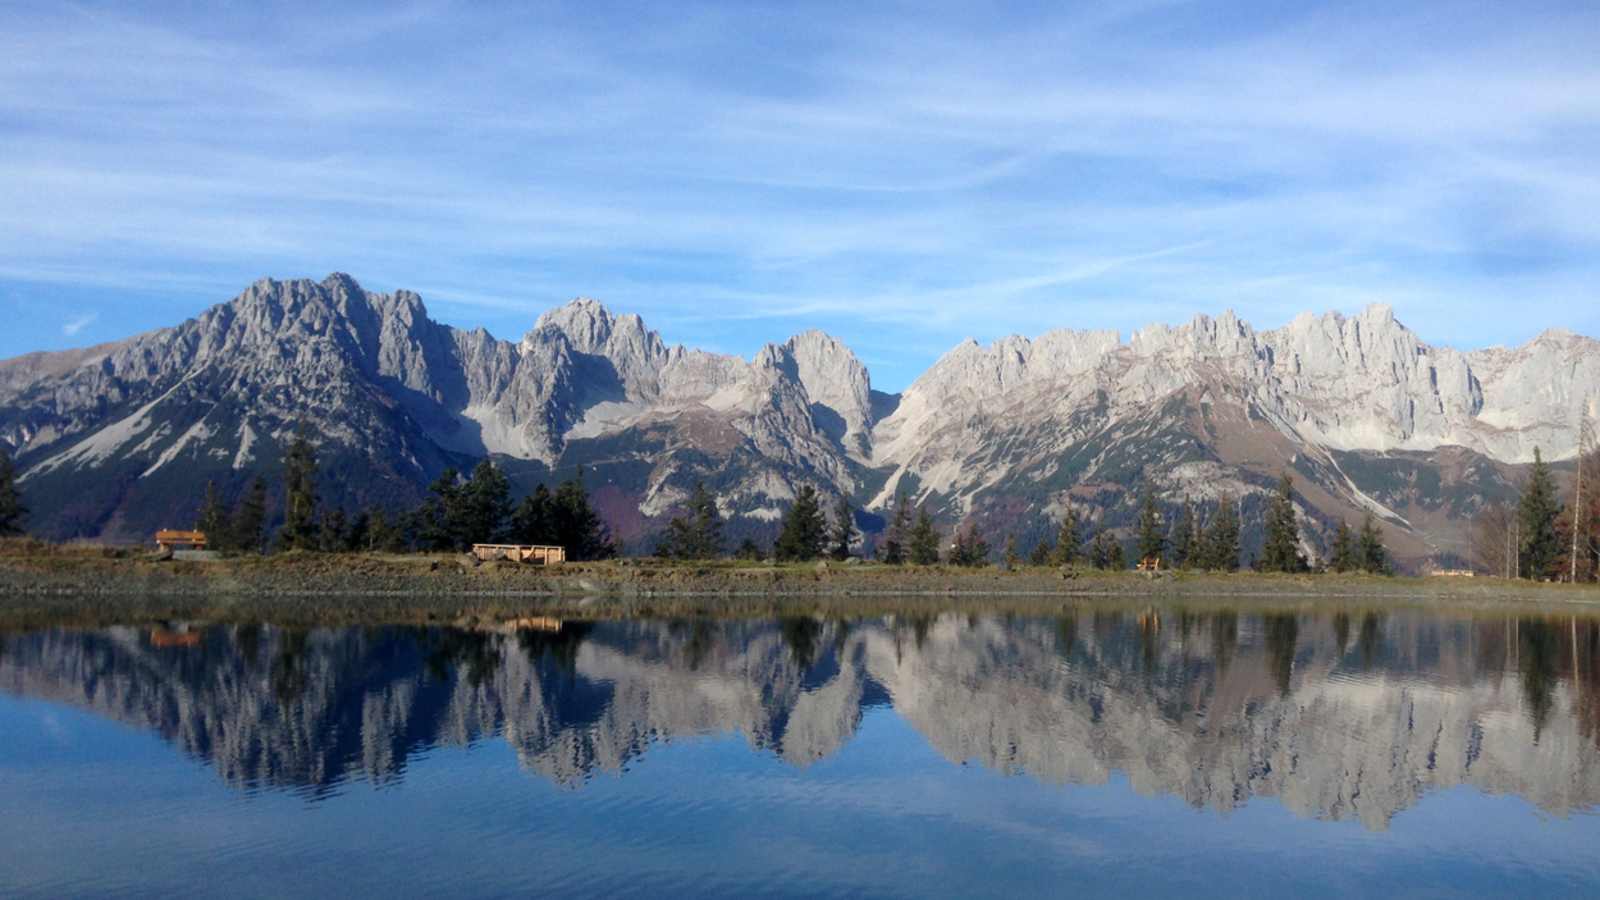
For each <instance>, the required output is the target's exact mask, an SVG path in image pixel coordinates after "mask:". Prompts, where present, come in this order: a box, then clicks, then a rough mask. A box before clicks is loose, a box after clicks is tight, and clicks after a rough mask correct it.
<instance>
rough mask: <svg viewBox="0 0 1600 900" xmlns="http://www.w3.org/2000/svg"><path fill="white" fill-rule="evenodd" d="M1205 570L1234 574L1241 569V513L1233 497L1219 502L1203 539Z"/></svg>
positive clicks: (1224, 498)
mask: <svg viewBox="0 0 1600 900" xmlns="http://www.w3.org/2000/svg"><path fill="white" fill-rule="evenodd" d="M1202 546H1203V551H1202V554H1201V555H1202V557H1203V558H1204V566H1203V567H1204V568H1207V569H1213V570H1220V571H1223V572H1233V571H1236V570H1237V569H1238V568H1239V513H1238V510H1237V509H1236V508H1235V506H1234V502H1233V498H1232V497H1223V498H1222V499H1221V500H1219V501H1218V502H1217V510H1216V512H1214V513H1212V515H1211V521H1210V522H1209V523H1207V525H1206V530H1205V535H1204V537H1203V538H1202Z"/></svg>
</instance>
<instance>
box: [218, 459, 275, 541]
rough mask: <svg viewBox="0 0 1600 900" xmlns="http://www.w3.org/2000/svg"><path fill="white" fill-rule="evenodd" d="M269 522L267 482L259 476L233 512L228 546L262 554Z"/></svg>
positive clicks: (251, 483)
mask: <svg viewBox="0 0 1600 900" xmlns="http://www.w3.org/2000/svg"><path fill="white" fill-rule="evenodd" d="M266 521H267V480H266V479H265V478H262V477H261V476H260V475H257V476H256V477H255V479H254V480H252V481H251V482H250V488H249V490H247V491H245V493H244V497H243V498H242V499H241V500H240V501H239V506H238V507H237V508H236V509H235V510H234V511H233V523H232V526H231V527H230V528H228V529H227V530H228V531H229V532H230V534H229V535H228V545H229V546H230V547H231V548H233V549H237V550H241V551H243V552H245V553H260V552H261V532H262V528H263V527H265V525H266Z"/></svg>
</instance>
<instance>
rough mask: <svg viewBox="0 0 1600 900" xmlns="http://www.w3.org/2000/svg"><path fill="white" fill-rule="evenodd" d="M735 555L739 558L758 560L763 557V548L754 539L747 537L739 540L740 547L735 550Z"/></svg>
mask: <svg viewBox="0 0 1600 900" xmlns="http://www.w3.org/2000/svg"><path fill="white" fill-rule="evenodd" d="M733 555H734V556H735V557H736V558H738V559H742V560H746V561H749V562H756V561H759V560H760V559H761V548H760V547H759V546H757V544H756V542H755V540H754V539H752V538H745V539H744V540H743V541H740V542H739V549H738V550H735V551H734V553H733Z"/></svg>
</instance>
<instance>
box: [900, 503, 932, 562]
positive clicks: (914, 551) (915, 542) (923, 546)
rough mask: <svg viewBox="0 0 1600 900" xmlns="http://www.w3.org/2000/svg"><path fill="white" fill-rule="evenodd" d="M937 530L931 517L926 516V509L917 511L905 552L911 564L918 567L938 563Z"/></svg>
mask: <svg viewBox="0 0 1600 900" xmlns="http://www.w3.org/2000/svg"><path fill="white" fill-rule="evenodd" d="M939 541H940V535H939V529H938V528H936V527H935V526H934V524H933V517H932V516H930V515H928V511H927V510H926V509H919V510H917V523H916V525H914V526H912V528H911V536H910V544H909V547H908V548H907V552H908V553H909V555H910V559H911V562H912V563H913V564H914V565H919V566H931V565H934V564H935V563H937V562H938V561H939Z"/></svg>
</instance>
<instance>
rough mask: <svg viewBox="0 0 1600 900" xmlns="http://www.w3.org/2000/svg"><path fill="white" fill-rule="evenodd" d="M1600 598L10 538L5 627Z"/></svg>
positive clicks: (1057, 572)
mask: <svg viewBox="0 0 1600 900" xmlns="http://www.w3.org/2000/svg"><path fill="white" fill-rule="evenodd" d="M1173 603H1182V604H1183V605H1185V606H1193V605H1219V606H1221V605H1226V606H1234V607H1239V606H1253V605H1271V606H1273V607H1280V608H1281V607H1285V606H1291V607H1297V606H1307V607H1310V606H1315V607H1317V608H1322V607H1326V606H1329V605H1330V604H1337V605H1345V604H1349V605H1356V606H1371V605H1374V604H1382V605H1385V606H1389V605H1411V604H1417V605H1430V606H1432V605H1438V604H1441V603H1444V604H1448V605H1450V606H1453V607H1459V608H1465V609H1477V610H1500V611H1505V610H1506V609H1508V608H1514V609H1523V610H1531V609H1539V608H1554V609H1563V610H1567V611H1572V610H1574V609H1582V608H1584V607H1592V608H1593V609H1594V610H1595V611H1596V612H1597V613H1600V587H1596V586H1592V585H1561V584H1532V583H1528V582H1511V581H1505V580H1503V579H1493V578H1405V577H1397V578H1382V577H1373V576H1362V575H1267V574H1257V573H1250V572H1239V573H1231V574H1224V573H1201V572H1176V573H1162V574H1161V575H1158V576H1155V577H1150V576H1146V575H1143V574H1140V573H1136V572H1100V571H1095V570H1092V569H1081V568H1067V569H1062V568H1053V567H1029V566H1024V567H1021V568H1018V569H1015V570H1010V571H1006V570H1002V569H1000V568H998V567H988V568H982V569H957V568H951V567H946V566H926V567H923V566H884V565H879V564H875V563H856V564H843V563H838V562H827V563H806V564H789V565H766V564H761V563H750V562H737V561H732V560H719V561H714V562H705V563H664V562H659V561H655V560H613V561H608V562H599V563H568V564H566V565H562V566H555V567H551V568H548V569H546V568H539V567H534V566H526V565H521V564H517V563H509V562H491V563H479V562H478V561H476V560H474V559H472V558H471V557H470V556H468V555H465V554H404V555H393V554H365V553H364V554H298V553H296V554H279V555H274V556H239V557H230V558H225V559H223V560H221V561H217V562H177V561H161V560H159V559H156V558H155V557H154V556H153V555H152V554H150V553H149V552H147V551H141V550H129V549H116V548H105V547H97V546H82V545H66V546H57V545H49V544H43V543H40V542H36V541H26V540H23V541H17V540H13V541H7V542H4V543H0V624H6V625H12V626H15V625H35V624H46V623H54V622H74V623H76V622H84V623H91V622H109V621H136V620H137V621H144V620H150V619H160V618H179V619H207V620H224V621H244V620H273V621H280V622H305V623H340V622H418V621H436V622H437V621H446V622H456V621H479V620H495V619H503V618H514V617H517V616H524V615H559V616H569V617H571V616H582V617H587V618H600V617H612V616H635V615H775V614H785V613H789V612H808V613H821V614H826V615H848V614H862V613H873V612H897V611H907V610H911V611H922V612H926V611H929V610H931V609H940V610H947V609H977V608H982V609H987V610H1004V611H1015V612H1019V613H1029V612H1033V613H1040V614H1050V613H1052V612H1059V611H1060V610H1062V609H1063V608H1065V607H1070V606H1080V605H1084V604H1092V605H1102V604H1109V605H1116V606H1121V607H1124V608H1126V607H1128V606H1130V605H1140V606H1143V605H1169V604H1173Z"/></svg>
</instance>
